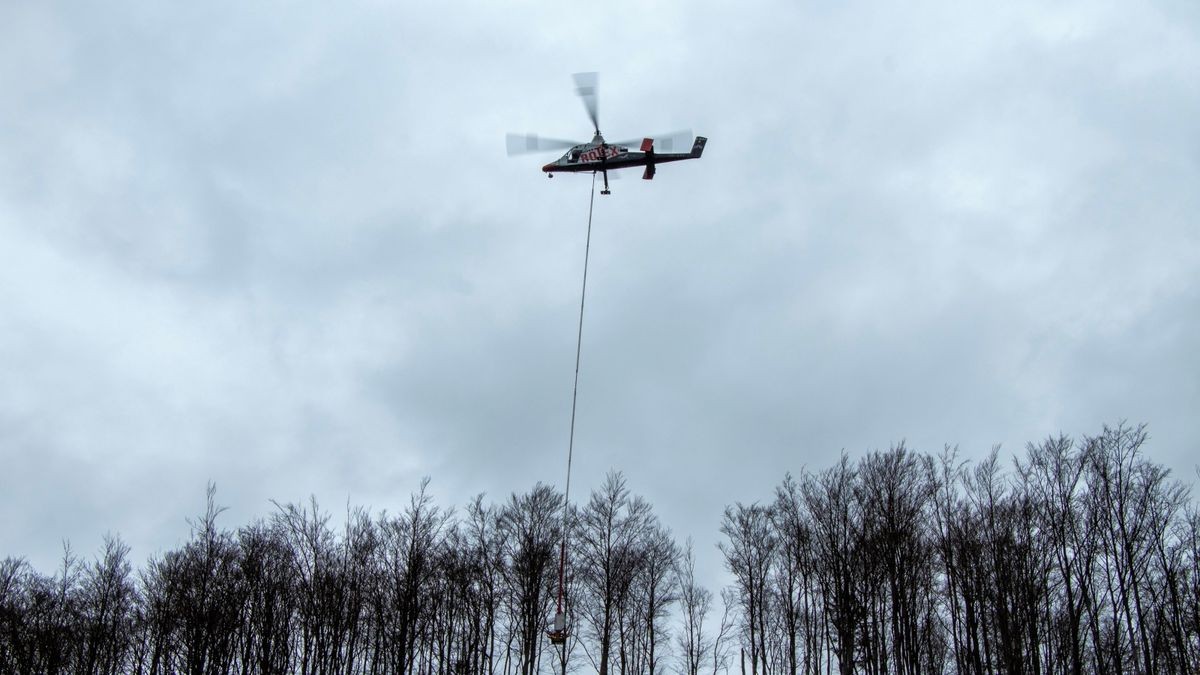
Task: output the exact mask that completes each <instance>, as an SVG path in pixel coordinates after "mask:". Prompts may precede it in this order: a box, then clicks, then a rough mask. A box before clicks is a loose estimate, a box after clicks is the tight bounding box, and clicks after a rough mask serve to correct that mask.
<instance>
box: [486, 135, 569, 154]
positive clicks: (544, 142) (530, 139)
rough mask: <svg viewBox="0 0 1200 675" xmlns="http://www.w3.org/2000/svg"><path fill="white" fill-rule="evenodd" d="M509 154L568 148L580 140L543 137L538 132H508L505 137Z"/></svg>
mask: <svg viewBox="0 0 1200 675" xmlns="http://www.w3.org/2000/svg"><path fill="white" fill-rule="evenodd" d="M504 140H505V145H506V146H507V148H508V156H509V157H512V156H513V155H524V154H528V153H531V152H549V151H551V150H566V149H567V148H571V147H574V146H576V145H579V144H580V143H579V141H564V140H562V139H559V138H542V137H541V136H538V135H537V134H508V135H507V136H506V137H505V139H504Z"/></svg>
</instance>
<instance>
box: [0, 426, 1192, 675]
mask: <svg viewBox="0 0 1200 675" xmlns="http://www.w3.org/2000/svg"><path fill="white" fill-rule="evenodd" d="M1145 439H1146V435H1145V432H1144V430H1143V429H1142V428H1133V429H1131V428H1128V427H1124V426H1121V427H1118V428H1116V429H1107V428H1106V429H1105V430H1104V431H1103V433H1102V434H1101V435H1099V436H1097V437H1094V438H1093V437H1085V438H1083V439H1082V440H1081V441H1079V442H1073V441H1071V440H1070V439H1067V438H1057V439H1050V440H1047V441H1045V442H1043V443H1041V444H1034V445H1030V446H1029V447H1028V448H1027V449H1026V451H1025V452H1024V454H1023V455H1022V456H1021V457H1020V458H1017V459H1016V460H1014V462H1013V466H1012V467H1011V468H1008V469H1005V468H1002V466H1001V463H1000V461H999V459H998V457H997V453H996V452H993V453H992V454H991V455H990V456H989V457H988V458H986V459H985V460H984V461H982V462H979V463H977V464H974V465H971V464H969V463H964V462H959V461H958V460H957V459H956V456H955V453H954V452H953V451H951V450H947V451H945V452H943V453H941V454H940V455H938V456H929V455H922V454H917V453H913V452H911V451H909V450H908V449H906V448H904V447H903V446H898V447H895V448H892V449H890V450H888V451H886V452H876V453H872V454H869V455H866V456H864V457H863V458H861V459H860V460H858V461H852V460H851V459H850V458H849V457H846V456H842V457H841V458H840V460H839V461H837V462H836V463H835V464H834V465H833V466H832V467H830V468H827V469H824V470H822V471H819V472H815V473H812V472H804V473H803V474H801V475H800V477H799V478H798V479H795V478H793V477H791V476H786V477H784V479H783V480H782V482H781V483H780V484H779V485H778V486H777V487H776V489H775V491H774V495H773V496H772V497H771V498H770V499H767V500H764V501H761V502H758V503H754V504H750V505H745V504H740V503H739V504H735V505H733V506H730V507H727V508H726V510H725V514H724V518H723V520H722V522H721V524H720V531H721V533H722V535H723V540H722V542H721V544H720V551H721V553H722V554H723V556H724V560H725V563H726V566H727V569H728V570H729V572H730V573H731V575H732V579H733V583H732V584H731V585H730V586H729V587H728V588H725V589H721V591H720V593H719V594H716V595H715V594H714V593H713V592H712V591H710V590H709V589H707V588H704V587H703V585H702V584H700V583H699V582H698V581H697V579H696V575H695V556H694V554H693V551H692V547H691V543H690V541H688V542H685V543H683V544H682V545H681V543H680V542H679V541H677V540H676V539H675V537H674V536H673V535H672V533H671V531H670V530H669V529H668V528H667V527H666V526H665V525H664V524H663V523H661V522H660V520H659V518H658V517H657V516H656V515H655V513H654V511H653V508H652V506H651V505H650V504H649V503H648V502H647V501H646V500H644V499H643V498H641V497H638V496H635V495H632V494H631V493H630V491H629V490H628V488H627V486H626V484H625V480H624V477H623V476H622V475H621V474H619V473H613V474H610V475H608V476H607V477H606V479H605V480H604V482H603V484H602V485H601V486H600V487H599V488H597V489H596V490H594V491H593V492H592V493H591V495H590V496H589V498H588V499H587V500H586V501H585V502H583V503H581V504H575V505H571V506H569V507H568V508H567V509H566V512H565V513H564V499H563V496H562V495H561V494H560V493H558V492H556V491H554V490H553V489H552V488H550V487H547V486H545V485H541V484H538V485H536V486H534V487H533V488H532V489H531V490H529V491H528V492H526V493H523V494H513V495H512V496H510V497H509V498H508V499H507V500H504V501H502V502H500V503H496V504H491V503H487V502H486V501H485V499H484V498H483V496H480V497H477V498H475V499H473V500H472V501H471V502H470V503H469V504H467V505H466V506H465V507H463V508H460V509H457V510H452V509H446V508H444V507H441V506H439V505H437V504H435V502H434V501H433V499H432V497H431V496H430V495H429V491H428V489H427V486H428V481H425V482H423V483H422V484H421V486H420V488H419V489H418V490H417V492H416V493H415V494H414V495H413V496H412V497H411V499H410V501H409V504H408V506H407V507H406V508H405V509H404V510H403V511H402V512H400V513H397V514H389V513H386V512H385V513H380V514H370V513H368V512H366V511H365V510H363V509H361V508H354V509H350V508H348V509H347V511H346V513H345V514H344V517H339V518H337V519H334V518H333V517H332V516H331V515H330V514H329V513H326V512H324V511H322V509H321V508H319V506H318V505H317V504H316V502H315V501H310V502H309V503H307V504H276V505H275V506H276V508H275V510H274V512H273V513H272V514H271V515H270V516H269V517H267V518H264V519H261V520H259V521H257V522H255V523H252V524H250V525H247V526H245V527H242V528H240V529H236V530H230V529H222V527H220V526H219V525H218V522H217V521H218V518H219V516H220V514H221V511H222V509H221V508H220V507H219V506H218V505H217V502H216V497H215V491H214V488H213V487H211V486H210V488H209V492H208V499H207V504H206V508H205V509H204V512H203V513H201V514H200V515H199V516H198V517H196V518H195V519H194V520H192V521H189V522H190V524H191V536H190V537H189V539H188V541H187V543H185V544H184V545H183V546H181V547H180V548H178V549H177V550H172V551H168V552H166V553H163V554H161V555H157V556H155V557H153V558H152V559H150V560H149V561H148V562H147V563H146V564H145V566H144V567H142V568H141V569H139V570H137V571H135V570H134V569H133V566H132V564H131V562H130V560H129V548H128V547H127V546H126V545H125V544H124V543H122V542H121V540H120V539H119V538H117V537H114V536H110V537H107V538H106V539H105V544H104V548H103V551H102V552H101V553H100V554H99V555H98V556H96V557H95V558H94V559H93V560H91V561H88V562H85V561H83V560H81V559H80V558H79V557H77V556H76V555H75V554H73V553H72V552H71V551H70V550H69V549H68V550H67V551H66V552H65V553H64V556H63V560H62V563H61V565H60V566H59V569H58V570H56V571H55V572H53V573H51V574H49V575H47V574H43V573H40V572H38V571H36V570H34V569H32V568H31V567H30V566H29V565H28V564H27V563H25V562H24V561H23V560H21V559H18V558H7V559H5V560H3V561H2V562H0V672H3V673H155V674H157V673H194V674H205V673H229V674H233V673H303V674H305V675H307V674H309V673H314V674H315V673H329V674H333V673H337V674H339V675H342V674H344V675H349V674H354V673H397V674H404V675H409V674H415V673H421V674H425V673H430V674H435V673H436V674H438V675H442V674H452V673H453V674H457V673H472V674H474V673H479V674H487V675H518V674H519V675H532V674H533V673H562V672H568V671H579V672H592V671H596V672H599V673H602V674H603V675H609V673H620V674H621V675H654V674H657V673H664V672H678V673H681V674H682V675H710V674H711V675H718V674H719V673H722V672H726V671H731V670H732V671H734V672H743V673H752V674H753V675H758V674H759V673H762V674H763V675H774V674H777V673H778V674H781V675H782V674H786V675H794V674H796V673H806V674H807V673H817V672H841V673H872V674H873V673H950V672H959V673H985V672H986V673H1035V674H1038V675H1041V674H1042V673H1047V674H1050V673H1084V672H1112V673H1125V672H1142V673H1188V672H1196V669H1197V667H1198V665H1200V516H1198V514H1197V510H1196V508H1195V507H1194V505H1193V504H1192V502H1191V499H1190V497H1189V494H1188V491H1187V489H1186V488H1185V487H1184V486H1182V485H1181V484H1179V483H1177V482H1174V481H1172V480H1170V479H1169V478H1168V475H1167V472H1166V470H1165V469H1163V468H1162V467H1161V466H1158V465H1156V464H1153V463H1152V462H1150V461H1148V460H1147V459H1146V458H1145V457H1144V456H1143V454H1142V447H1143V445H1144V443H1145ZM564 532H565V534H566V537H565V542H566V546H563V543H564V538H563V535H564ZM564 555H565V558H566V563H567V564H566V565H565V570H566V574H565V575H564V576H563V577H562V578H561V579H560V577H559V569H560V565H559V562H560V556H564ZM560 583H561V585H562V587H563V588H564V589H565V593H564V594H563V596H562V600H563V610H564V612H565V614H566V619H567V626H568V631H567V636H566V640H565V643H564V644H563V645H562V646H561V647H560V646H558V645H554V644H552V643H551V641H550V639H549V638H548V636H547V630H548V629H550V628H551V627H552V622H553V617H554V614H555V612H556V609H557V607H558V601H559V588H560Z"/></svg>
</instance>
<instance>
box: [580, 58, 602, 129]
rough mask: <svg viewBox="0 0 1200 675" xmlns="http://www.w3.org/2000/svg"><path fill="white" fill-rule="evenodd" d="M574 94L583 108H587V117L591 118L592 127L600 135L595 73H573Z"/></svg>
mask: <svg viewBox="0 0 1200 675" xmlns="http://www.w3.org/2000/svg"><path fill="white" fill-rule="evenodd" d="M574 77H575V93H576V94H579V98H581V99H583V107H585V108H587V112H588V117H590V118H592V126H593V127H595V128H596V133H597V134H599V133H600V113H599V104H598V103H597V101H596V73H575V75H574Z"/></svg>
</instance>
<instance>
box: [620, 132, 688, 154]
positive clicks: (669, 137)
mask: <svg viewBox="0 0 1200 675" xmlns="http://www.w3.org/2000/svg"><path fill="white" fill-rule="evenodd" d="M643 138H653V139H654V151H655V152H687V151H688V150H690V149H691V148H692V130H691V129H684V130H682V131H672V132H671V133H669V134H658V135H656V136H651V135H648V136H643ZM641 143H642V139H641V138H635V139H633V140H629V141H617V142H615V143H609V145H621V146H628V147H633V146H635V145H641Z"/></svg>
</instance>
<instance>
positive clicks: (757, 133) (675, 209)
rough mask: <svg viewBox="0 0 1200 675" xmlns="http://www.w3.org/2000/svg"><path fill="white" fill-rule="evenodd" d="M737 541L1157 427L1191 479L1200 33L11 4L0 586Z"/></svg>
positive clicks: (3, 36)
mask: <svg viewBox="0 0 1200 675" xmlns="http://www.w3.org/2000/svg"><path fill="white" fill-rule="evenodd" d="M593 70H594V71H599V72H600V86H599V93H600V122H601V128H602V130H603V131H604V132H605V134H606V135H608V136H609V137H610V138H631V137H638V136H641V135H643V134H648V133H649V134H653V133H657V132H663V131H670V130H675V129H682V128H690V129H692V130H694V131H695V132H696V133H699V134H702V135H705V136H707V137H708V138H709V139H710V142H709V144H708V148H707V150H706V152H705V154H704V157H703V159H701V160H699V161H689V162H683V163H678V164H671V165H666V166H663V167H662V168H660V170H659V171H658V175H657V177H656V178H655V179H654V181H652V182H647V181H642V180H640V179H639V173H640V172H638V171H636V170H634V171H631V172H629V173H628V174H627V175H626V176H625V179H624V180H621V181H618V182H615V183H614V184H613V188H612V190H613V194H612V195H611V196H609V197H597V203H596V212H595V223H594V230H593V237H592V257H591V268H590V273H589V274H590V276H589V285H588V291H589V295H588V304H587V316H586V320H585V332H584V338H583V359H582V374H581V378H580V384H579V413H578V421H577V436H576V455H575V474H574V480H573V487H574V488H575V490H576V491H577V492H576V494H575V495H574V497H575V498H576V499H582V498H583V497H584V493H585V492H586V491H587V490H589V489H591V488H592V487H595V486H597V485H598V484H599V482H600V480H601V477H602V475H603V473H604V472H605V471H607V470H608V469H610V468H615V469H619V470H623V471H624V472H625V474H626V476H627V478H628V481H629V485H630V487H631V489H632V490H633V491H634V492H636V493H639V494H642V495H644V496H645V497H646V498H648V499H649V500H650V501H651V502H652V503H653V504H654V506H655V509H656V511H657V513H658V514H659V515H660V516H661V517H662V518H663V520H664V521H665V522H666V524H668V525H669V526H670V527H672V528H673V530H674V531H675V533H676V534H677V536H678V537H679V538H680V539H681V540H682V539H683V538H685V537H687V536H689V535H690V536H693V537H694V538H695V539H696V544H697V548H698V550H699V553H700V557H701V567H702V573H703V574H705V575H707V576H708V578H713V579H716V578H718V577H719V569H720V561H719V555H718V554H717V552H716V550H715V544H716V541H717V539H718V532H717V528H718V524H719V520H720V514H721V511H722V509H723V507H724V506H725V505H726V504H730V503H732V502H734V501H735V500H742V501H753V500H758V499H767V498H769V497H770V494H771V490H772V489H773V487H774V486H775V485H776V484H777V483H778V482H779V481H780V480H781V479H782V477H783V475H784V472H786V471H791V472H793V473H797V474H798V473H799V472H801V471H802V470H803V469H804V468H805V467H806V466H807V467H810V468H813V469H821V468H825V467H827V466H829V465H830V464H831V463H832V462H833V460H834V459H835V458H836V456H837V455H838V453H839V452H840V451H841V450H842V449H845V450H846V451H847V452H848V453H850V454H851V455H852V456H854V457H857V456H861V455H862V454H863V453H865V452H868V451H871V450H876V449H886V448H888V447H889V446H890V445H892V444H895V443H898V442H900V441H907V444H908V445H909V446H910V447H912V448H914V449H917V450H920V451H928V452H936V451H938V450H940V449H941V448H942V446H943V445H945V444H957V445H959V446H960V449H961V451H962V452H963V454H964V455H965V456H967V457H971V458H977V457H980V456H982V455H983V454H985V453H986V452H987V451H988V450H989V449H990V448H991V447H992V446H993V445H995V444H1000V445H1001V446H1002V448H1003V450H1004V456H1005V457H1006V458H1007V457H1009V456H1011V454H1012V453H1014V452H1017V451H1020V450H1021V449H1022V448H1023V446H1024V444H1025V443H1026V442H1028V441H1036V440H1039V439H1041V438H1044V437H1046V436H1048V435H1051V434H1057V433H1059V432H1066V433H1068V434H1072V435H1079V434H1095V433H1098V432H1099V431H1100V430H1101V428H1102V425H1103V424H1105V423H1108V424H1116V423H1118V422H1120V421H1121V420H1123V419H1124V420H1128V421H1130V422H1131V423H1140V422H1146V423H1148V424H1149V430H1150V434H1151V442H1150V445H1149V447H1148V452H1149V454H1150V456H1151V458H1152V459H1154V460H1156V461H1158V462H1161V463H1163V464H1165V465H1167V466H1169V467H1171V468H1172V469H1173V470H1174V472H1175V475H1176V477H1178V478H1181V479H1183V480H1185V481H1186V482H1189V483H1190V482H1192V481H1193V480H1194V479H1195V478H1196V474H1195V466H1196V463H1197V460H1196V458H1197V456H1200V455H1198V454H1197V450H1198V447H1197V446H1198V445H1200V443H1198V441H1200V414H1198V413H1200V349H1198V347H1200V339H1198V337H1197V336H1198V335H1200V230H1198V225H1200V217H1198V215H1197V214H1200V77H1197V74H1198V73H1200V5H1198V4H1197V3H1195V2H1192V1H1190V0H1180V1H1178V2H1147V3H1141V2H1116V1H1114V2H1097V1H1093V0H1087V1H1083V2H1055V3H1046V2H1040V1H1031V2H1006V3H974V2H950V1H946V2H917V3H864V2H850V3H844V2H838V3H829V2H815V3H807V2H806V3H798V2H794V1H792V0H787V1H781V2H748V3H729V2H696V1H694V0H692V1H683V0H678V1H676V2H657V3H644V2H601V3H587V4H584V3H577V2H550V1H544V0H543V1H539V2H514V1H505V2H491V3H478V2H449V3H416V2H409V3H389V2H368V3H332V4H331V3H319V4H315V6H309V5H308V4H307V3H292V2H278V3H266V2H259V3H245V2H231V3H218V2H202V3H156V2H135V3H125V2H106V3H82V2H81V3H63V4H58V3H49V2H32V1H30V2H26V1H23V0H9V1H7V2H2V3H0V453H2V458H3V469H2V470H0V556H5V555H23V556H26V557H27V558H28V559H29V560H30V561H31V562H32V563H34V564H35V565H36V566H38V567H39V568H40V569H42V570H44V571H49V570H50V569H51V568H52V566H53V565H54V561H55V559H56V558H57V557H58V555H59V552H60V551H61V546H62V541H63V540H64V539H69V540H70V541H71V542H72V545H73V546H74V547H75V548H76V549H77V550H78V551H79V552H81V553H83V554H85V555H86V556H87V557H89V558H90V557H91V556H92V555H94V554H95V553H96V552H97V551H98V548H99V545H100V540H101V537H102V536H103V534H104V533H105V532H115V533H119V534H120V535H121V536H122V537H124V538H125V539H126V540H127V541H128V542H129V543H130V544H132V546H133V559H134V562H135V564H138V565H141V564H143V563H144V561H145V560H146V559H147V558H148V557H149V556H150V555H153V554H155V553H157V552H160V551H163V550H165V549H166V548H169V547H173V546H176V545H178V544H179V543H181V542H182V541H184V540H185V539H186V538H187V536H188V527H187V524H186V523H185V518H186V517H188V516H189V515H191V514H195V513H197V512H199V511H200V510H201V508H202V507H203V498H204V489H205V484H206V482H207V481H209V480H212V481H215V483H216V484H217V489H218V501H220V502H221V503H223V504H226V505H228V506H230V511H229V512H228V513H227V514H226V515H225V516H223V517H222V518H223V522H224V523H225V525H227V526H229V527H236V526H240V525H242V524H244V523H247V522H249V521H250V520H252V519H254V518H257V517H260V516H265V515H268V514H269V513H270V512H271V510H272V508H273V507H272V506H271V504H270V503H269V500H270V499H276V500H279V501H281V502H286V501H297V500H303V499H306V498H307V497H308V496H309V495H310V494H313V495H316V496H317V498H318V499H319V500H320V501H321V502H322V503H323V504H324V506H325V507H327V508H328V509H330V510H332V511H334V512H335V513H339V512H340V511H341V510H342V509H343V508H344V505H345V504H346V502H347V500H349V502H351V503H352V504H358V505H364V506H368V507H371V508H372V509H373V510H375V511H379V510H382V509H385V508H386V509H389V510H393V511H394V510H396V509H398V508H401V507H402V506H403V504H404V503H405V502H406V501H407V496H408V494H409V493H410V491H411V490H413V489H414V488H415V487H416V486H417V485H418V483H419V480H420V478H421V477H422V476H425V475H428V476H431V477H432V484H431V489H432V491H433V493H434V495H435V497H436V498H437V499H438V500H439V502H440V503H441V504H443V505H446V506H460V505H462V504H464V503H465V502H466V500H467V498H468V497H469V496H470V495H473V494H476V493H479V492H486V493H488V494H489V495H490V496H491V498H492V499H493V500H496V501H499V500H501V499H503V498H505V496H506V495H508V494H509V493H511V492H513V491H525V490H528V489H529V488H530V487H532V486H533V485H534V484H535V483H536V482H538V481H542V482H547V483H552V484H555V485H559V486H561V485H562V482H563V478H564V470H565V463H566V448H567V431H568V425H569V416H570V403H571V400H570V395H571V384H572V374H573V366H574V357H575V353H574V350H575V330H576V321H577V314H576V313H577V311H578V303H579V295H578V293H579V281H580V273H581V271H582V263H583V246H584V235H585V228H586V218H587V206H588V194H589V190H590V189H591V182H590V178H589V177H585V176H571V175H561V176H559V177H557V178H555V179H554V180H549V181H548V180H546V178H545V176H544V175H543V174H542V173H541V172H540V171H539V168H540V166H541V164H542V163H544V162H547V161H550V160H551V159H554V156H553V155H549V156H544V157H543V156H536V155H535V156H526V157H520V158H514V159H509V158H506V157H505V154H504V134H505V132H508V131H516V132H526V131H536V132H539V133H541V134H544V135H547V136H553V137H566V138H579V139H584V140H586V139H587V138H589V137H590V132H591V129H590V126H589V123H588V120H587V117H586V115H585V113H584V110H583V107H582V106H581V105H580V102H579V100H578V99H577V98H576V97H575V95H574V91H573V85H572V82H571V79H570V74H571V73H573V72H578V71H593Z"/></svg>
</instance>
